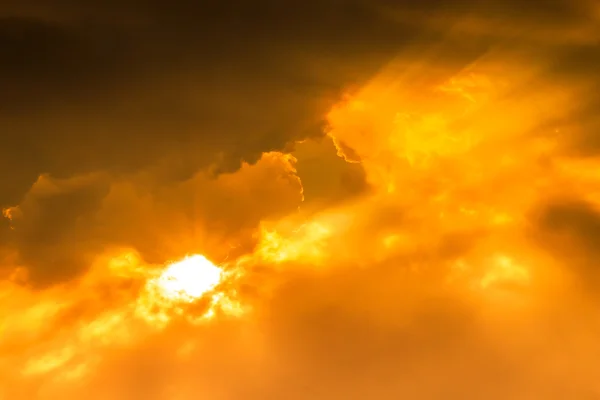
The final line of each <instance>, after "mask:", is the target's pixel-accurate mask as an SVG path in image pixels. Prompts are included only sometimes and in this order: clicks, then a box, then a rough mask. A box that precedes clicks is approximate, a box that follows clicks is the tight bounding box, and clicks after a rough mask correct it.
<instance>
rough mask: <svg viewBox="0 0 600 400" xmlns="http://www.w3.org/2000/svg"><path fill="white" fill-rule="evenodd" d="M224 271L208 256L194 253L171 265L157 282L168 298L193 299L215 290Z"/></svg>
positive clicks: (162, 292)
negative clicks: (207, 257)
mask: <svg viewBox="0 0 600 400" xmlns="http://www.w3.org/2000/svg"><path fill="white" fill-rule="evenodd" d="M222 272H223V271H222V270H221V268H219V267H217V266H216V265H214V264H213V263H211V262H210V261H209V260H208V259H206V257H204V256H201V255H193V256H189V257H186V258H184V259H183V260H181V261H178V262H175V263H173V264H171V265H169V266H168V267H167V269H166V270H165V271H164V272H163V273H162V275H161V276H160V277H159V278H158V280H157V282H156V283H157V286H158V287H159V288H160V291H161V294H162V295H163V296H164V297H166V298H169V299H180V300H187V301H193V300H194V299H198V298H200V297H202V296H203V295H204V294H205V293H207V292H210V291H211V290H213V289H214V288H215V287H216V286H217V285H218V284H219V283H220V282H221V278H222Z"/></svg>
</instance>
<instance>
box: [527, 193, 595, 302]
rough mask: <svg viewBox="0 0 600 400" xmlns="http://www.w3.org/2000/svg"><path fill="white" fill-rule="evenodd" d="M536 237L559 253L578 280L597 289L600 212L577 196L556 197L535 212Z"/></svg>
mask: <svg viewBox="0 0 600 400" xmlns="http://www.w3.org/2000/svg"><path fill="white" fill-rule="evenodd" d="M535 222H536V224H535V231H534V235H535V236H534V237H535V238H536V240H537V241H538V243H540V245H541V246H542V247H543V248H545V249H546V250H547V251H548V252H549V253H550V254H552V255H554V256H555V257H557V258H558V259H559V260H560V261H561V262H562V263H564V266H565V268H566V270H567V271H569V273H570V274H572V275H574V277H575V279H576V281H577V282H578V284H580V285H583V287H585V288H587V291H589V293H597V292H598V283H600V270H599V269H598V267H597V263H598V260H599V259H600V248H599V247H598V243H599V241H600V212H599V211H598V209H597V208H596V207H594V206H593V205H591V204H589V203H587V202H585V201H582V200H578V199H563V200H560V199H559V200H555V201H553V202H551V203H549V204H546V205H544V206H543V207H541V209H540V210H538V211H537V212H536V218H535Z"/></svg>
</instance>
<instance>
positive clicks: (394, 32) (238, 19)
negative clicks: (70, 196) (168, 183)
mask: <svg viewBox="0 0 600 400" xmlns="http://www.w3.org/2000/svg"><path fill="white" fill-rule="evenodd" d="M96 6H97V7H96ZM4 8H6V9H10V8H9V7H7V6H5V7H4ZM19 9H20V10H19ZM44 15H46V17H44ZM118 16H120V17H118ZM406 37H407V35H406V32H405V31H402V30H401V29H398V28H397V27H396V26H394V25H393V24H392V23H387V24H386V23H382V21H381V20H380V19H379V18H378V17H377V15H376V14H375V13H374V12H370V11H369V9H368V8H367V7H365V6H361V5H359V4H350V5H346V6H345V7H341V8H340V7H336V4H334V3H332V2H326V3H322V4H321V3H319V4H316V3H299V2H295V3H290V4H287V3H286V4H285V6H283V4H280V3H276V2H263V3H261V2H258V3H256V2H238V3H236V4H234V5H231V4H230V5H226V4H224V3H221V2H202V3H201V4H200V3H198V4H196V3H192V2H175V3H173V4H169V5H168V6H167V5H166V3H163V2H146V3H138V2H123V3H106V4H105V3H100V4H98V5H92V4H87V3H86V5H74V4H70V3H69V2H62V3H60V2H59V3H58V4H56V5H55V6H54V7H53V8H52V10H50V9H47V8H46V9H45V8H44V7H43V4H41V3H37V2H31V3H30V4H29V5H23V6H20V7H19V6H16V7H13V9H12V11H11V12H8V11H7V12H4V15H3V16H2V17H1V19H0V45H1V46H2V52H1V53H0V85H1V86H2V88H3V90H2V92H1V94H0V105H1V111H0V113H1V114H0V121H1V122H2V125H3V129H2V131H3V133H2V135H3V153H7V155H8V158H7V157H6V156H5V157H3V159H4V162H3V164H6V165H3V166H2V167H3V168H2V171H3V172H2V174H3V177H2V182H3V189H2V191H1V193H2V197H3V199H2V200H1V201H0V203H2V204H4V205H6V204H11V203H15V202H18V200H19V199H20V197H21V196H22V195H23V193H24V191H25V190H26V189H27V187H28V186H29V185H30V184H31V183H32V182H33V180H35V178H36V177H37V175H38V174H39V173H52V174H54V175H59V176H69V175H72V174H74V173H81V172H90V171H94V170H100V169H110V170H113V171H131V170H132V169H133V170H135V169H139V168H142V167H144V166H147V165H148V164H150V163H154V162H156V161H157V160H160V159H162V158H165V157H181V158H184V159H185V162H184V163H187V164H188V165H187V166H186V167H185V168H186V170H185V171H183V172H180V174H181V175H183V176H190V174H191V173H193V171H194V170H196V169H197V168H200V167H203V166H206V165H208V164H211V163H215V162H218V163H221V164H222V166H223V168H224V169H225V170H231V169H237V168H238V167H239V164H240V162H241V160H247V161H250V162H254V161H256V160H257V159H258V157H259V155H260V153H261V152H262V151H266V150H273V149H281V148H283V147H284V146H285V145H286V143H288V142H290V141H293V140H294V139H298V138H302V137H306V136H311V135H315V134H319V132H320V124H319V122H320V120H321V119H322V115H323V113H324V112H325V111H326V110H327V107H328V106H329V105H330V104H331V102H332V101H334V99H335V97H336V96H337V95H338V94H339V91H340V89H341V88H342V87H343V86H344V85H346V84H347V83H348V82H351V81H353V80H357V79H361V78H363V79H364V78H365V76H366V75H368V73H369V71H373V68H375V67H377V65H378V64H380V63H382V62H384V61H385V59H386V57H390V56H391V55H393V49H395V48H396V47H397V46H398V45H399V44H401V43H402V41H403V40H406ZM382 53H383V54H382ZM361 59H362V60H361ZM363 60H365V61H363ZM348 63H349V64H348ZM345 65H349V67H347V68H346V67H345ZM333 69H335V71H333ZM8 171H11V172H10V173H9V172H8Z"/></svg>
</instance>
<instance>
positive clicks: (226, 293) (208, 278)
mask: <svg viewBox="0 0 600 400" xmlns="http://www.w3.org/2000/svg"><path fill="white" fill-rule="evenodd" d="M234 278H235V277H234V276H233V275H232V273H231V271H230V272H229V273H228V272H227V271H225V270H224V269H223V268H221V266H218V265H215V264H213V263H212V262H211V261H210V260H208V259H207V258H206V257H204V256H202V255H190V256H187V257H185V258H183V259H182V260H179V261H175V262H172V263H170V264H167V265H166V266H165V268H164V269H162V271H161V272H160V274H158V275H156V276H155V277H153V278H151V279H149V280H148V281H147V282H146V285H145V287H144V290H143V291H142V293H141V295H140V297H139V298H138V301H137V303H136V307H135V312H136V315H137V316H138V317H141V318H142V319H143V320H145V321H147V322H148V323H150V324H151V325H152V326H155V327H157V328H164V327H166V326H167V324H168V323H169V321H171V319H172V318H173V317H183V318H184V319H186V320H187V321H189V322H191V323H194V324H196V323H202V322H206V321H208V320H211V319H213V318H214V317H215V316H217V315H227V316H240V315H242V314H243V313H244V310H245V308H244V307H242V305H241V304H240V302H239V301H238V299H237V291H236V290H235V289H234V288H232V287H230V286H231V280H232V279H234ZM227 282H228V283H229V285H228V284H227Z"/></svg>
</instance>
